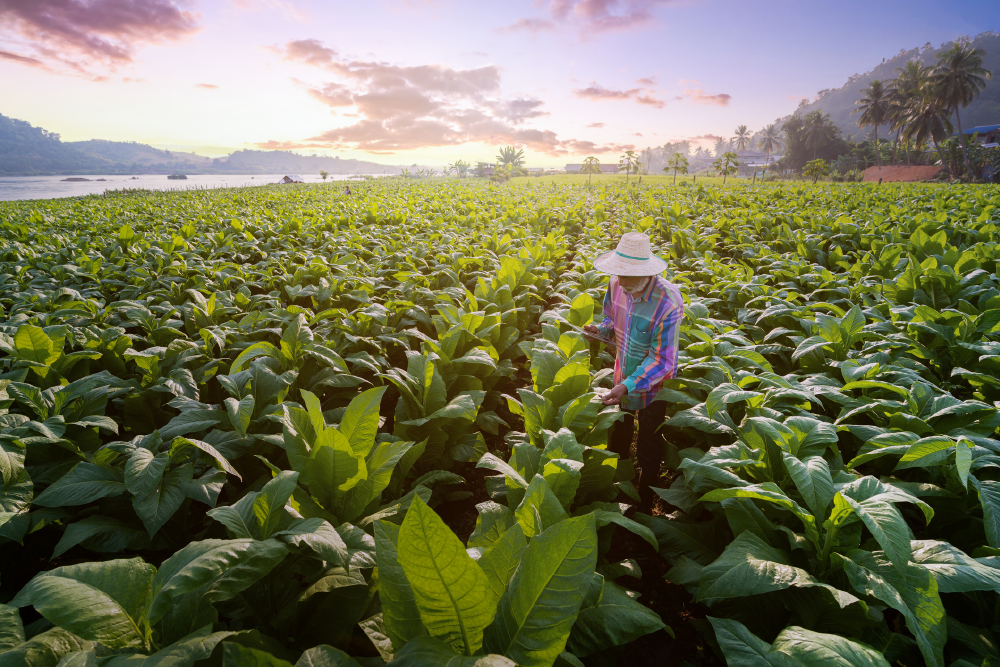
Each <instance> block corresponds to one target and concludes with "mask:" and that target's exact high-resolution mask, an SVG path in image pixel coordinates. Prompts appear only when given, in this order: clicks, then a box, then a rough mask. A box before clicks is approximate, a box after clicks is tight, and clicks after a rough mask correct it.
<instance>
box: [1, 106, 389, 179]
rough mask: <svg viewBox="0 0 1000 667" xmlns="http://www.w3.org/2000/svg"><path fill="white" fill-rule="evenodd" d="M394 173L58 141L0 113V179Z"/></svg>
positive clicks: (267, 156)
mask: <svg viewBox="0 0 1000 667" xmlns="http://www.w3.org/2000/svg"><path fill="white" fill-rule="evenodd" d="M321 170H323V171H328V172H330V173H331V174H382V173H385V174H398V173H400V172H401V171H402V169H401V168H400V167H397V166H393V165H384V164H378V163H376V162H368V161H366V160H354V159H346V158H345V159H341V158H340V157H319V156H316V155H313V156H306V155H298V154H297V153H293V152H291V151H253V150H243V151H236V152H235V153H232V154H230V155H229V156H227V157H224V158H215V159H212V158H208V157H203V156H201V155H195V154H194V153H182V152H174V151H165V150H160V149H158V148H153V147H152V146H147V145H146V144H140V143H136V142H134V141H105V140H103V139H91V140H90V141H67V142H64V141H62V140H61V139H60V138H59V135H58V134H56V133H54V132H48V131H47V130H44V129H42V128H40V127H34V126H33V125H31V124H30V123H28V122H26V121H23V120H18V119H16V118H8V117H7V116H4V115H2V114H0V175H2V176H18V175H47V174H59V175H63V174H65V175H72V174H173V173H178V172H180V173H185V174H274V173H279V172H281V173H291V174H315V173H318V172H319V171H321Z"/></svg>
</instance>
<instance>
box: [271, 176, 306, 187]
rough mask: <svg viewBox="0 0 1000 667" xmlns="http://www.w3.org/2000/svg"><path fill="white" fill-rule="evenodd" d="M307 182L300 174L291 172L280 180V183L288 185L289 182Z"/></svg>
mask: <svg viewBox="0 0 1000 667" xmlns="http://www.w3.org/2000/svg"><path fill="white" fill-rule="evenodd" d="M305 182H306V181H305V179H304V178H302V177H301V176H299V175H298V174H290V175H288V176H285V177H284V178H282V179H281V180H280V181H278V183H280V184H282V185H287V184H289V183H305Z"/></svg>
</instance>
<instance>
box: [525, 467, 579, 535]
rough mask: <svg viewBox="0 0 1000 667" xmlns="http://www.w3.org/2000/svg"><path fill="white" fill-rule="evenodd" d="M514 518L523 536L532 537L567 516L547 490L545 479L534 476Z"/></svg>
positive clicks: (549, 489) (559, 503)
mask: <svg viewBox="0 0 1000 667" xmlns="http://www.w3.org/2000/svg"><path fill="white" fill-rule="evenodd" d="M514 516H516V517H517V522H518V523H519V524H520V525H521V529H522V530H523V531H524V534H525V535H526V536H529V537H533V536H535V535H538V534H539V533H541V532H542V531H544V530H546V529H547V528H550V527H552V526H554V525H556V524H557V523H559V522H560V521H563V520H564V519H566V517H568V516H569V515H568V514H567V513H566V510H565V509H564V508H563V505H562V503H561V502H559V499H558V498H557V497H556V495H555V494H554V493H553V492H552V489H551V488H549V485H548V482H546V481H545V478H544V477H542V476H541V475H535V476H534V478H533V479H532V480H531V484H529V485H528V489H527V491H525V494H524V499H523V500H522V501H521V504H520V505H518V506H517V509H516V510H514Z"/></svg>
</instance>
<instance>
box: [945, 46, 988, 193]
mask: <svg viewBox="0 0 1000 667" xmlns="http://www.w3.org/2000/svg"><path fill="white" fill-rule="evenodd" d="M985 55H986V53H985V52H984V51H983V50H982V49H976V48H973V47H972V45H971V44H955V46H953V47H951V48H950V49H949V50H947V51H944V52H942V53H939V54H938V58H940V60H939V61H938V64H937V65H936V66H935V67H934V70H933V72H932V73H931V82H932V83H933V86H934V96H935V97H936V98H937V100H938V101H939V102H940V104H941V106H943V107H944V108H945V109H951V110H952V111H954V112H955V121H956V123H957V124H958V139H959V141H960V142H961V144H962V157H963V158H964V159H965V171H966V173H967V174H969V176H970V177H971V176H972V166H971V165H970V164H969V151H968V150H967V149H966V147H965V135H964V134H962V119H961V117H960V116H959V115H958V109H959V107H965V106H968V105H969V104H970V103H971V102H972V101H973V100H974V99H976V98H977V97H979V93H981V92H983V89H984V88H986V80H987V79H990V78H992V74H991V73H990V72H989V70H986V69H983V56H985Z"/></svg>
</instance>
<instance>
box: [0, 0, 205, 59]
mask: <svg viewBox="0 0 1000 667" xmlns="http://www.w3.org/2000/svg"><path fill="white" fill-rule="evenodd" d="M184 4H186V2H185V3H184ZM177 5H178V3H177V2H172V1H171V0H89V1H88V0H30V1H25V0H0V26H2V27H0V39H2V38H3V37H4V36H7V37H11V36H12V35H13V36H16V37H17V38H19V39H20V40H22V41H24V42H27V43H28V44H29V45H30V48H31V49H32V53H31V55H30V56H24V55H23V54H22V56H23V57H26V58H29V59H30V60H40V61H43V62H44V61H45V60H48V61H49V62H53V61H55V62H57V63H59V64H61V65H63V66H65V67H69V68H70V69H71V70H74V71H76V72H78V73H79V72H84V71H86V69H87V68H91V67H94V66H99V67H104V68H107V69H112V70H113V69H116V68H117V67H119V66H121V65H127V64H129V63H131V62H132V60H133V58H134V56H135V52H136V51H137V50H138V48H139V47H140V46H141V45H143V44H162V43H165V42H170V41H176V40H179V39H181V38H183V37H186V36H188V35H190V34H192V33H194V32H196V31H197V30H198V29H199V26H198V19H199V18H200V17H199V15H197V14H195V13H193V12H190V11H184V10H182V9H180V8H179V7H178V6H177ZM25 64H29V65H30V64H34V63H31V62H26V63H25Z"/></svg>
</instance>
